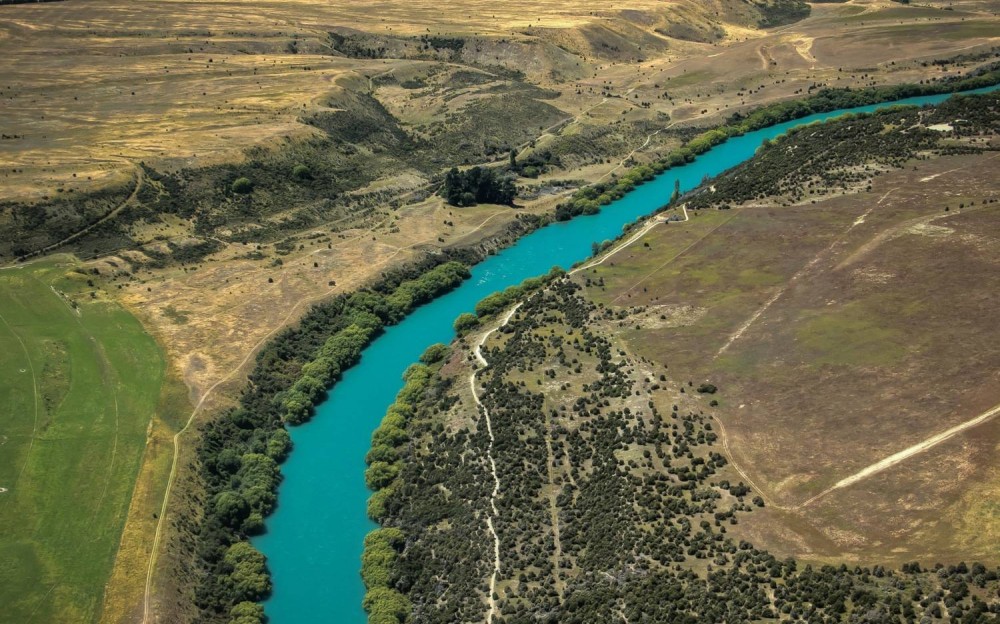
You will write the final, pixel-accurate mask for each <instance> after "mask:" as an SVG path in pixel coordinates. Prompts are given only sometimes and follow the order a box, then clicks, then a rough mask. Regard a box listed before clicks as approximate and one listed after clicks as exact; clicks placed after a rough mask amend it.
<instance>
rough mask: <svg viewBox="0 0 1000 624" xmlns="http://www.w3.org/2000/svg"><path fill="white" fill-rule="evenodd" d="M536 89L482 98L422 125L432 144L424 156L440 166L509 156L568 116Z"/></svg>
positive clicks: (422, 129) (428, 140) (473, 162)
mask: <svg viewBox="0 0 1000 624" xmlns="http://www.w3.org/2000/svg"><path fill="white" fill-rule="evenodd" d="M534 91H535V90H534V89H530V88H529V89H524V90H517V91H513V92H506V93H501V94H499V95H494V96H490V97H483V98H479V99H477V100H474V101H472V102H470V103H469V104H468V105H467V106H466V107H465V108H464V109H463V110H462V111H461V112H460V113H459V114H450V115H448V116H447V117H446V118H445V119H444V120H443V121H438V122H434V123H432V124H429V125H428V126H426V127H424V128H421V131H422V132H423V133H424V134H425V135H426V136H427V143H428V144H429V145H432V146H433V149H427V150H426V151H423V152H422V153H421V156H422V157H423V158H425V159H426V161H427V162H429V163H432V164H434V165H436V166H438V167H443V166H448V165H450V164H460V165H471V164H475V163H481V162H483V161H487V160H492V159H495V158H498V157H506V156H507V154H508V153H509V152H510V150H511V149H512V148H515V147H517V146H519V145H522V144H525V143H527V142H529V141H531V140H532V139H534V138H535V137H536V136H538V134H539V133H540V132H541V131H542V130H544V129H545V128H548V127H551V126H553V125H555V124H557V123H559V122H560V121H564V120H565V119H567V115H566V113H564V112H562V111H561V110H559V109H558V108H556V107H554V106H552V105H551V104H548V103H546V102H541V101H539V100H538V99H536V97H535V96H536V94H535V93H534Z"/></svg>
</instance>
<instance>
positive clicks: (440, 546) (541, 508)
mask: <svg viewBox="0 0 1000 624" xmlns="http://www.w3.org/2000/svg"><path fill="white" fill-rule="evenodd" d="M578 291H579V287H578V286H576V285H575V284H573V283H572V282H569V281H564V280H557V281H555V282H553V283H552V284H551V285H550V286H549V288H547V289H546V290H544V291H541V292H538V293H535V294H532V295H530V296H528V297H527V298H526V299H525V300H524V301H523V304H522V308H521V309H520V310H519V311H518V313H517V314H516V315H515V316H514V317H513V319H512V320H511V321H510V322H509V323H508V324H507V325H505V326H504V327H503V328H501V330H500V331H501V333H502V334H503V335H504V340H503V343H502V344H501V345H500V346H495V347H492V348H491V349H489V352H488V353H487V354H486V358H487V360H488V361H489V366H488V367H487V368H486V369H485V370H484V371H483V372H481V373H480V379H481V380H482V383H483V391H482V394H481V400H482V402H483V405H484V406H485V408H486V409H487V410H488V412H489V414H490V418H491V422H492V426H491V427H489V428H488V427H487V424H486V422H485V417H484V416H483V414H482V413H478V414H477V413H474V412H471V413H470V412H467V413H465V414H461V413H459V414H456V411H457V410H458V408H456V405H457V404H458V402H459V398H458V395H457V391H456V389H455V388H454V387H453V386H452V384H453V382H454V381H455V380H457V379H461V380H462V382H463V383H464V379H465V378H464V376H451V375H443V374H442V373H441V371H440V370H439V369H438V367H437V366H436V365H435V366H430V367H428V366H423V365H421V366H419V367H414V368H411V370H410V372H409V373H408V375H407V385H406V387H405V388H404V390H403V391H402V392H401V393H400V395H399V396H398V397H397V402H396V404H395V405H394V406H393V407H392V408H390V410H389V412H388V414H387V415H386V420H385V421H384V423H383V427H384V429H383V428H380V429H379V430H378V431H377V432H376V435H375V436H373V446H372V450H371V453H370V455H369V465H370V468H369V474H370V482H371V483H372V485H373V486H375V487H376V493H375V494H374V495H373V496H372V498H371V501H370V503H369V514H370V515H371V517H373V518H375V519H377V520H378V521H379V522H380V524H381V525H382V528H381V529H378V530H376V531H374V532H373V533H372V534H371V537H370V539H369V540H366V544H365V556H364V557H363V566H364V567H363V572H362V575H363V577H364V579H365V582H366V584H367V585H368V587H369V594H368V596H367V597H366V599H365V608H366V609H368V610H369V613H370V615H371V617H372V618H373V620H372V621H379V622H387V623H393V622H397V623H398V622H405V621H418V622H424V623H428V624H434V623H442V624H444V623H450V622H456V621H480V620H482V619H483V618H484V617H485V616H486V614H487V596H486V592H488V591H489V588H490V586H491V585H490V583H489V579H490V577H491V575H492V574H493V573H494V569H493V557H494V555H493V534H492V533H491V532H490V530H489V529H488V526H487V518H491V520H492V523H493V524H492V526H493V527H494V528H495V531H496V535H497V537H498V539H499V541H500V544H499V552H500V553H501V554H500V560H499V564H500V569H499V573H498V575H497V591H496V593H494V595H493V597H492V599H493V600H494V601H495V603H496V606H497V611H496V613H495V614H494V618H495V620H494V621H502V622H511V623H515V622H536V621H553V622H581V623H582V622H609V621H618V620H623V621H624V620H627V621H630V622H677V623H683V624H693V623H695V622H733V623H749V622H758V621H761V620H776V621H777V620H781V621H796V622H810V623H812V622H817V623H833V622H855V623H861V622H885V623H889V622H894V623H899V622H918V621H932V620H935V619H940V618H944V617H948V618H949V620H950V621H961V622H977V623H978V622H982V623H986V622H994V621H996V620H997V615H998V613H1000V603H998V602H997V600H996V598H995V593H996V590H997V587H998V577H1000V570H998V569H987V568H986V567H985V566H983V565H981V564H973V565H971V566H969V565H966V564H965V563H959V564H957V565H950V566H943V565H940V564H938V565H937V566H935V567H934V568H931V569H929V568H927V567H925V565H923V564H920V563H909V564H906V565H905V566H903V568H902V569H901V570H892V569H889V568H886V567H884V566H881V565H875V566H868V567H862V566H860V565H852V566H851V567H848V566H847V565H840V566H834V565H824V566H822V567H818V568H814V567H813V566H811V565H803V564H801V563H800V562H798V561H796V560H794V559H791V558H786V559H778V558H776V557H774V556H773V555H771V554H769V553H767V552H766V551H762V550H760V549H758V548H755V547H754V546H753V545H752V544H750V543H748V542H746V541H742V540H740V541H737V540H734V539H733V538H731V537H730V536H729V535H728V532H727V527H730V526H732V525H735V524H738V523H739V522H740V521H741V520H742V519H743V518H744V517H745V516H746V514H748V513H751V512H753V511H754V510H755V509H759V508H760V507H763V506H765V502H764V500H763V499H762V498H761V497H760V496H757V495H755V494H754V492H753V490H752V489H751V488H750V487H749V486H748V485H747V484H745V483H742V482H737V483H734V482H732V481H730V480H728V479H726V478H722V477H720V476H719V471H720V470H722V469H724V468H725V467H726V466H727V464H728V462H727V460H726V458H725V457H724V456H723V455H722V453H720V452H719V450H720V449H719V447H720V445H719V444H718V438H717V434H716V433H715V430H714V427H713V422H712V418H711V416H709V415H706V414H704V413H703V412H700V411H698V412H695V411H687V412H685V411H682V410H679V409H678V407H677V406H676V405H675V406H674V408H673V410H672V411H668V412H662V411H660V410H659V409H657V407H656V404H657V402H656V401H655V400H654V399H655V398H656V396H657V393H658V391H659V386H658V384H655V383H651V382H652V380H651V379H649V378H647V379H645V381H640V380H639V379H637V378H636V376H635V375H634V374H631V372H632V364H633V362H631V361H630V360H629V359H628V358H627V357H624V355H623V353H621V352H618V351H617V350H616V349H615V348H614V345H613V344H612V343H611V342H609V341H608V340H607V339H606V338H604V337H603V335H602V334H601V333H600V331H599V330H597V329H596V326H597V325H598V324H599V323H600V322H601V321H602V320H614V319H615V318H617V316H616V314H617V313H616V312H614V311H612V310H611V309H607V308H600V307H597V306H595V305H594V304H593V303H591V302H589V301H587V300H585V299H583V298H582V297H581V296H580V295H579V292H578ZM584 362H586V364H585V363H584ZM526 375H527V378H528V379H529V380H530V379H531V377H533V376H541V377H543V378H544V379H545V383H546V385H552V386H555V387H560V388H563V389H565V388H567V387H569V386H573V387H574V388H579V391H578V392H576V393H575V395H576V399H575V401H574V400H573V397H572V396H567V397H565V398H561V399H557V400H552V399H551V396H550V394H551V393H550V392H547V391H544V390H542V389H541V388H536V387H535V386H534V384H528V383H526V382H525V376H526ZM661 379H663V377H661ZM581 384H582V385H581ZM539 385H541V382H539ZM635 397H638V399H636V398H635ZM630 400H631V401H633V403H632V404H631V407H629V406H628V405H627V404H626V403H627V402H628V401H630ZM637 405H641V407H637ZM464 409H466V410H473V409H474V408H472V407H471V406H468V405H467V406H465V408H464ZM456 416H457V418H456ZM456 420H458V422H459V423H461V422H466V421H471V422H472V423H473V425H474V426H470V425H462V424H459V425H455V424H454V423H455V422H456ZM446 423H448V424H447V425H446ZM488 429H489V430H491V431H492V434H493V436H495V438H493V439H491V437H490V435H489V433H488ZM488 448H491V449H492V452H491V454H490V455H487V450H486V449H488ZM494 462H495V469H496V472H497V474H498V475H500V479H501V484H502V485H501V488H500V489H499V493H498V495H497V496H495V497H493V496H492V491H493V487H494V486H493V483H494V481H493V476H492V472H491V465H492V464H493V463H494ZM494 505H495V509H494Z"/></svg>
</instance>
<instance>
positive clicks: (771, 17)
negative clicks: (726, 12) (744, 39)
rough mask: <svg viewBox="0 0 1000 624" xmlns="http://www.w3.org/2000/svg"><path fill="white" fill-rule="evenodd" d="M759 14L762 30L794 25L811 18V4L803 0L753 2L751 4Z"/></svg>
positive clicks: (753, 0) (759, 23)
mask: <svg viewBox="0 0 1000 624" xmlns="http://www.w3.org/2000/svg"><path fill="white" fill-rule="evenodd" d="M750 4H752V5H753V6H754V7H755V8H756V9H757V10H758V11H759V12H760V21H759V22H758V23H757V25H758V26H760V27H761V28H773V27H775V26H785V25H786V24H793V23H795V22H797V21H799V20H803V19H805V18H807V17H809V13H810V8H809V4H808V3H806V2H802V0H752V1H751V2H750Z"/></svg>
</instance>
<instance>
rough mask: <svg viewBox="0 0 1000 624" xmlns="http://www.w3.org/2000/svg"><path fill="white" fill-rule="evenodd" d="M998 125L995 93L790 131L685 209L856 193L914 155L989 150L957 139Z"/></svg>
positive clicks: (999, 97) (987, 145)
mask: <svg viewBox="0 0 1000 624" xmlns="http://www.w3.org/2000/svg"><path fill="white" fill-rule="evenodd" d="M955 120H961V122H960V123H958V122H956V121H955ZM937 123H955V128H954V129H953V130H952V131H951V132H948V133H942V132H938V131H935V130H930V129H928V127H927V126H930V125H934V124H937ZM998 127H1000V94H998V93H996V92H993V93H987V94H982V95H971V96H957V97H954V98H950V99H948V100H946V101H945V102H943V103H941V104H939V105H937V106H935V107H930V108H924V109H917V108H913V107H909V108H899V109H889V110H886V111H881V112H877V113H873V114H869V115H860V116H857V115H851V116H848V117H843V118H839V119H837V120H834V121H831V122H827V123H823V124H818V125H809V126H805V127H801V128H796V129H793V130H792V131H790V132H789V133H788V134H786V135H785V136H783V137H781V138H780V139H779V140H777V141H775V142H768V143H766V144H765V145H764V146H763V148H761V150H760V152H759V153H758V154H757V156H755V157H754V158H753V159H751V160H749V161H747V162H744V163H742V164H740V165H738V166H736V167H735V168H734V169H732V170H731V171H729V172H727V173H726V174H724V175H722V176H720V177H719V178H718V179H717V180H716V181H714V182H713V184H712V187H711V188H705V187H702V188H701V189H699V190H698V191H696V192H694V193H693V194H692V195H690V197H689V199H688V200H687V207H688V208H692V209H700V208H707V207H723V208H725V207H729V206H730V205H731V204H741V203H743V202H747V201H752V200H759V199H764V198H767V197H778V198H782V199H781V201H782V202H801V201H803V200H807V199H809V198H810V197H812V198H818V197H822V196H825V195H828V194H831V193H835V192H844V191H848V190H862V189H865V188H868V187H869V186H870V184H871V180H872V178H873V176H874V175H875V174H876V173H878V172H879V171H882V170H885V169H898V168H900V167H902V166H904V165H905V164H906V163H907V162H908V161H910V160H911V159H914V158H926V157H928V156H930V155H933V154H938V155H942V154H964V153H980V152H982V151H984V150H989V149H992V148H991V143H989V142H988V141H985V142H980V143H973V142H960V141H958V140H956V139H957V138H959V137H976V136H983V137H990V136H993V135H994V134H995V133H996V131H997V128H998Z"/></svg>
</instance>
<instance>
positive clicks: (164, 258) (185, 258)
mask: <svg viewBox="0 0 1000 624" xmlns="http://www.w3.org/2000/svg"><path fill="white" fill-rule="evenodd" d="M166 247H167V251H160V250H159V249H157V248H155V247H144V248H143V249H142V253H143V255H145V256H146V257H148V258H149V259H150V260H149V262H145V263H143V262H134V264H136V265H137V266H148V267H152V268H162V267H165V266H168V265H170V264H173V263H177V264H195V263H198V262H200V261H202V260H203V259H204V258H205V257H206V256H209V255H211V254H213V253H215V252H217V251H219V250H221V249H223V248H224V247H225V244H224V243H222V242H221V241H217V240H212V239H207V240H206V239H198V238H194V239H188V240H185V241H181V242H177V241H167V243H166Z"/></svg>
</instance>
